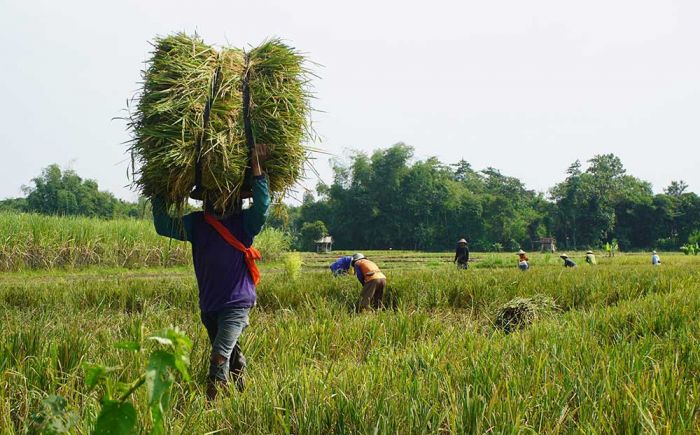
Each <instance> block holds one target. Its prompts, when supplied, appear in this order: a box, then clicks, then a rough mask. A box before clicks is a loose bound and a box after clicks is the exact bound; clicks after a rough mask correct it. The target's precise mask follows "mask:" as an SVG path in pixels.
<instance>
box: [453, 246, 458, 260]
mask: <svg viewBox="0 0 700 435" xmlns="http://www.w3.org/2000/svg"><path fill="white" fill-rule="evenodd" d="M458 257H459V248H457V250H455V259H454V260H452V262H453V263H456V262H457V258H458Z"/></svg>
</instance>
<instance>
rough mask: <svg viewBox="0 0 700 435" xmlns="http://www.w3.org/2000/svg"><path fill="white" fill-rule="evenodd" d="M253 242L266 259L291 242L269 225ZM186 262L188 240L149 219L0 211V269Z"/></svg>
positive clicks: (276, 254) (150, 265)
mask: <svg viewBox="0 0 700 435" xmlns="http://www.w3.org/2000/svg"><path fill="white" fill-rule="evenodd" d="M255 242H256V245H257V246H259V248H260V250H261V251H262V253H263V255H264V256H265V259H269V260H275V259H278V258H280V256H281V254H282V253H283V252H285V251H287V250H288V249H289V245H290V241H289V237H288V236H287V235H286V234H285V233H283V232H281V231H279V230H275V229H268V228H266V229H265V230H263V232H262V233H261V234H259V235H258V237H256V240H255ZM191 263H192V258H191V255H190V246H189V244H188V243H184V242H178V241H175V240H171V239H168V238H165V237H161V236H159V235H158V234H156V232H155V230H154V228H153V222H151V221H150V220H142V219H114V220H101V219H96V218H87V217H58V216H44V215H38V214H15V213H0V271H17V270H24V269H56V268H68V269H75V268H83V267H88V266H98V265H99V266H107V267H126V268H138V267H153V266H177V265H190V264H191Z"/></svg>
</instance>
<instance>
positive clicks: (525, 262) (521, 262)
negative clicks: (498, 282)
mask: <svg viewBox="0 0 700 435" xmlns="http://www.w3.org/2000/svg"><path fill="white" fill-rule="evenodd" d="M529 261H530V259H529V258H527V254H526V253H525V251H523V250H522V249H521V250H519V251H518V269H520V270H523V271H525V270H528V269H529V268H530V263H529Z"/></svg>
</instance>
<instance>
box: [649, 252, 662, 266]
mask: <svg viewBox="0 0 700 435" xmlns="http://www.w3.org/2000/svg"><path fill="white" fill-rule="evenodd" d="M651 264H652V265H654V266H661V257H659V254H657V253H656V251H654V252H652V253H651Z"/></svg>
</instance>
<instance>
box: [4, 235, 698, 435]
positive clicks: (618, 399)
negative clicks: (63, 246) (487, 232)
mask: <svg viewBox="0 0 700 435" xmlns="http://www.w3.org/2000/svg"><path fill="white" fill-rule="evenodd" d="M110 225H112V224H111V223H109V222H100V223H95V224H94V227H89V226H88V227H86V229H85V238H86V240H90V239H91V238H95V237H96V236H97V235H101V237H103V239H101V240H102V242H107V240H110V243H117V244H118V241H119V240H121V237H123V234H122V235H121V236H120V235H119V233H118V232H117V231H118V230H117V228H112V227H110ZM77 226H79V225H78V223H76V227H77ZM107 228H109V229H107ZM66 231H68V229H66ZM109 234H114V235H113V236H112V237H113V239H108V237H109V236H108V235H109ZM4 237H8V234H5V235H4ZM56 237H58V236H56ZM149 237H150V236H149ZM56 240H58V238H57V239H56ZM142 242H143V243H146V244H149V246H150V244H151V243H152V246H161V247H163V246H164V245H158V244H159V243H165V244H167V242H164V241H162V240H160V239H158V238H156V236H155V234H153V236H152V237H150V238H145V237H143V238H142V240H138V243H142ZM51 243H54V242H51ZM51 243H49V242H48V241H47V245H46V246H49V247H50V246H52V245H51ZM39 246H41V245H39ZM109 246H113V245H109ZM171 249H182V258H183V259H185V258H186V257H187V255H189V254H188V252H187V250H188V249H187V246H186V245H182V246H181V245H180V244H178V245H177V246H171ZM39 252H40V251H39ZM340 254H341V253H333V254H332V255H317V254H303V255H302V256H301V258H302V261H303V263H304V265H303V266H302V270H301V273H300V274H297V275H294V274H289V273H288V270H287V269H288V267H289V266H288V265H287V264H288V262H285V261H279V262H267V263H263V265H262V272H263V279H262V282H261V284H260V286H259V289H258V293H259V297H258V306H257V307H256V308H255V309H254V310H253V312H252V317H251V321H250V323H251V326H250V328H248V329H247V330H246V332H245V334H244V336H243V339H242V346H243V349H244V352H245V354H246V357H247V358H248V363H249V366H248V371H247V378H246V379H247V388H246V390H245V391H243V392H238V391H236V390H235V389H232V390H231V391H230V393H229V394H228V395H226V396H221V397H219V398H218V399H217V400H216V401H215V402H213V403H207V402H206V400H205V399H204V382H205V376H206V367H207V360H208V340H207V336H206V332H205V330H204V328H203V327H202V326H201V324H200V321H199V313H198V311H197V308H196V307H197V288H196V283H195V280H194V276H193V273H192V270H191V266H190V264H189V262H188V261H185V260H183V261H182V263H177V264H175V263H173V264H174V265H173V266H172V267H163V264H158V265H157V266H155V267H153V266H151V265H148V264H147V265H140V266H139V267H137V268H127V267H122V266H121V265H119V264H118V263H114V262H112V261H109V262H106V263H105V264H100V263H99V262H97V263H96V264H92V265H85V266H82V265H81V266H80V267H78V266H77V265H71V266H70V267H53V268H49V269H44V268H40V267H34V268H29V267H23V268H20V269H19V270H14V271H6V272H3V273H2V274H0V331H2V334H1V335H0V433H2V434H15V433H26V432H27V431H28V430H29V429H30V425H31V421H32V416H33V415H36V413H37V412H38V411H39V410H40V409H41V404H42V401H43V400H44V399H46V397H48V396H49V395H59V396H61V397H63V398H65V400H66V403H67V410H68V411H69V412H70V413H72V415H74V416H75V421H74V423H75V425H74V426H73V427H72V429H71V433H78V434H81V433H90V432H91V430H92V428H93V427H94V424H95V421H96V417H97V415H98V412H99V408H100V395H101V390H100V389H95V390H92V391H90V390H89V388H88V387H87V386H86V367H87V364H88V363H98V364H102V365H104V366H106V367H110V368H112V369H113V370H112V371H111V372H110V376H109V381H108V383H109V385H110V386H111V388H113V389H114V390H118V389H119V388H120V383H126V382H130V381H131V380H133V379H135V378H136V377H138V375H139V370H140V367H142V366H143V364H144V358H145V355H144V354H143V353H135V352H132V351H129V350H128V349H124V348H120V349H117V348H115V346H114V345H115V343H118V342H125V341H134V340H139V339H141V338H142V337H144V336H146V335H148V334H150V333H154V332H156V331H158V330H161V329H162V328H165V327H168V326H177V327H179V328H180V329H181V330H183V331H184V333H185V334H186V335H187V336H188V337H189V338H190V339H191V340H192V350H191V354H190V360H191V366H190V374H191V380H189V381H186V380H184V379H182V378H181V377H178V378H177V380H176V382H175V384H174V386H173V390H172V396H171V401H170V407H169V410H168V412H167V414H166V433H295V434H297V433H299V434H300V433H314V434H315V433H625V434H626V433H694V432H698V431H699V430H700V351H699V349H700V346H699V344H700V343H698V339H699V338H700V320H698V316H697V313H698V312H700V257H693V256H684V255H680V254H666V253H662V260H663V262H664V264H663V266H661V267H659V268H653V267H652V266H651V265H650V264H649V263H650V261H649V258H648V256H647V255H646V254H620V255H618V256H616V257H615V258H612V259H608V258H599V263H600V264H599V265H598V266H597V267H589V266H587V265H585V264H584V263H583V262H582V257H583V255H582V254H580V253H576V254H572V253H570V254H571V255H572V257H573V258H574V260H575V261H577V262H579V267H578V268H576V269H573V270H569V269H564V268H563V267H562V266H561V265H560V264H559V263H560V260H559V259H558V258H556V257H552V256H551V255H550V256H547V255H543V254H532V255H530V257H531V260H532V261H531V265H532V268H531V270H529V271H528V272H526V273H522V272H520V271H518V270H517V269H516V268H515V261H514V258H513V257H515V256H514V255H512V254H485V253H475V254H473V256H474V257H475V260H476V261H475V262H474V263H473V265H472V267H471V268H470V269H469V270H467V271H460V270H456V269H455V268H454V267H453V266H452V265H451V263H450V260H451V257H452V254H451V253H447V252H446V253H419V252H398V251H376V252H365V254H366V255H368V257H370V258H372V259H374V261H375V262H377V263H378V264H379V266H380V267H382V268H383V269H384V270H385V271H386V274H387V277H388V288H387V293H386V296H385V301H386V304H387V308H386V309H385V310H383V311H379V312H370V313H364V314H356V313H354V310H353V308H354V304H355V302H356V300H357V297H358V295H359V291H360V287H359V283H358V282H357V281H356V280H355V279H354V277H352V276H345V277H340V278H335V279H334V278H332V277H331V276H330V273H328V272H327V270H326V267H327V265H328V263H329V262H330V261H331V260H332V259H334V258H335V257H336V256H337V255H340ZM110 255H112V254H110ZM105 258H111V257H105ZM534 295H542V296H547V297H551V298H552V299H553V300H554V301H555V303H556V305H557V310H555V311H553V312H552V313H551V314H550V315H548V316H544V317H541V318H537V319H536V320H535V321H533V323H532V325H530V326H529V327H527V328H524V329H522V330H517V331H514V332H512V333H510V334H505V333H504V332H503V331H501V330H500V329H499V328H498V327H496V325H495V315H496V313H497V312H498V310H499V308H501V307H502V306H503V305H504V304H506V303H507V302H508V301H511V300H512V299H514V298H518V297H521V298H526V297H531V296H534ZM133 403H134V406H135V408H136V412H137V417H138V422H139V423H138V427H139V431H140V432H143V433H145V432H149V431H150V430H151V427H150V426H149V423H148V421H149V420H148V418H146V417H147V416H148V413H149V407H148V404H147V398H146V396H145V393H144V392H143V391H140V390H139V391H137V392H136V395H135V397H134V399H133Z"/></svg>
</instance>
